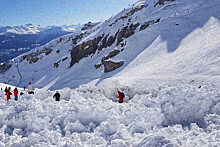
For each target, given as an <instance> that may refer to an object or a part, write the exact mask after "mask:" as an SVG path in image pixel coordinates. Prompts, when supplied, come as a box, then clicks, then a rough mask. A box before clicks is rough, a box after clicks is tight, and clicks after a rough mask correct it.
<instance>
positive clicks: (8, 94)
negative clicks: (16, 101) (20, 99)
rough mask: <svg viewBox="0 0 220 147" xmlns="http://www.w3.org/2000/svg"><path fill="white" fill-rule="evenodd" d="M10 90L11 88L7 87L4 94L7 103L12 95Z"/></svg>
mask: <svg viewBox="0 0 220 147" xmlns="http://www.w3.org/2000/svg"><path fill="white" fill-rule="evenodd" d="M10 90H11V87H9V88H8V89H7V90H6V92H5V95H6V98H7V102H8V101H9V100H10V99H11V95H12V93H11V92H10Z"/></svg>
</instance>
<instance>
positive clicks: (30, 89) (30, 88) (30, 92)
mask: <svg viewBox="0 0 220 147" xmlns="http://www.w3.org/2000/svg"><path fill="white" fill-rule="evenodd" d="M28 94H34V87H33V86H32V85H31V82H29V83H28Z"/></svg>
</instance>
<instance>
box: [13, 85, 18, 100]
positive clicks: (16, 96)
mask: <svg viewBox="0 0 220 147" xmlns="http://www.w3.org/2000/svg"><path fill="white" fill-rule="evenodd" d="M14 96H15V101H17V100H18V89H17V88H15V89H14Z"/></svg>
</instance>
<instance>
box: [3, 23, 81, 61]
mask: <svg viewBox="0 0 220 147" xmlns="http://www.w3.org/2000/svg"><path fill="white" fill-rule="evenodd" d="M81 27H82V26H81V25H80V24H79V25H70V26H67V25H63V26H40V25H32V24H27V25H24V26H13V27H11V26H4V27H3V26H0V63H1V62H5V61H8V60H10V59H12V58H14V57H16V56H18V55H20V54H22V53H24V52H27V51H29V50H31V49H33V48H35V47H38V46H41V45H44V44H46V43H48V42H49V41H51V40H53V39H55V38H57V37H60V36H63V35H66V34H69V33H77V32H78V31H80V30H81Z"/></svg>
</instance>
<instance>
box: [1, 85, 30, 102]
mask: <svg viewBox="0 0 220 147" xmlns="http://www.w3.org/2000/svg"><path fill="white" fill-rule="evenodd" d="M4 91H5V95H6V100H7V102H8V101H9V100H10V99H11V95H12V92H11V87H7V86H6V88H5V90H4ZM24 91H25V87H24ZM13 93H14V100H15V101H18V88H15V89H14V90H13ZM23 94H24V93H23V92H21V93H20V95H23ZM28 94H34V87H33V86H32V85H31V82H29V83H28Z"/></svg>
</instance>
